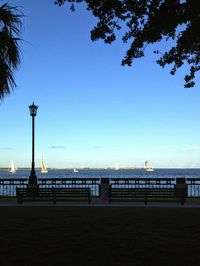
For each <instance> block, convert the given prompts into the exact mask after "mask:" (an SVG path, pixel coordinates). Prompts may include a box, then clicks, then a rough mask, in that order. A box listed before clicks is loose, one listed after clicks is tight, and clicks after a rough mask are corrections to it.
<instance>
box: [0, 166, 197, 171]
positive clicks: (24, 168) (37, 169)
mask: <svg viewBox="0 0 200 266" xmlns="http://www.w3.org/2000/svg"><path fill="white" fill-rule="evenodd" d="M73 169H74V168H73V167H69V168H68V167H67V168H48V170H49V171H51V170H56V171H62V170H73ZM159 169H200V167H183V168H180V167H174V168H154V170H159ZM0 170H2V171H8V167H0ZM17 170H27V171H30V170H31V168H30V167H27V168H26V167H19V168H17ZM35 170H36V171H40V170H41V168H40V167H36V168H35ZM76 170H79V171H87V170H113V171H114V170H115V171H120V170H144V168H141V167H140V168H139V167H138V168H136V167H122V168H119V169H118V170H116V169H115V168H112V167H94V168H92V167H91V168H78V167H76Z"/></svg>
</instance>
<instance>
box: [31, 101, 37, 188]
mask: <svg viewBox="0 0 200 266" xmlns="http://www.w3.org/2000/svg"><path fill="white" fill-rule="evenodd" d="M37 109H38V106H36V105H35V104H34V102H33V104H32V105H30V106H29V110H30V115H31V116H32V164H31V173H30V176H29V187H36V186H37V176H36V174H35V116H36V115H37Z"/></svg>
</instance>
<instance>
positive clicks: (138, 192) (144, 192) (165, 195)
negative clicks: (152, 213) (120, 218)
mask: <svg viewBox="0 0 200 266" xmlns="http://www.w3.org/2000/svg"><path fill="white" fill-rule="evenodd" d="M185 196H186V192H185V190H183V189H178V188H176V186H174V187H170V188H169V187H167V188H166V187H165V188H158V187H155V188H153V187H146V188H144V187H143V188H138V187H137V188H134V187H126V188H122V187H120V188H119V187H118V188H117V187H113V186H112V185H110V186H109V202H111V201H112V200H117V201H120V200H122V199H123V200H128V201H144V203H145V205H146V204H147V202H149V201H163V200H165V201H172V200H176V201H177V200H178V201H180V203H181V204H184V203H185Z"/></svg>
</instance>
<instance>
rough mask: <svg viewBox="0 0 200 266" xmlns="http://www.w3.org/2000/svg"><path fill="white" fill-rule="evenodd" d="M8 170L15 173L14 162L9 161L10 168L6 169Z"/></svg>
mask: <svg viewBox="0 0 200 266" xmlns="http://www.w3.org/2000/svg"><path fill="white" fill-rule="evenodd" d="M8 172H9V173H11V174H14V173H16V168H15V166H14V162H13V161H11V166H10V168H9V169H8Z"/></svg>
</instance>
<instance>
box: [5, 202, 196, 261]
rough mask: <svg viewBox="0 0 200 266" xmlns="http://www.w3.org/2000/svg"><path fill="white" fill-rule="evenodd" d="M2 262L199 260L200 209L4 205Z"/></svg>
mask: <svg viewBox="0 0 200 266" xmlns="http://www.w3.org/2000/svg"><path fill="white" fill-rule="evenodd" d="M0 213H1V219H0V232H1V233H0V239H1V241H0V263H1V266H4V265H5V266H8V265H21V266H22V265H27V266H29V265H30V266H31V265H34V266H36V265H44V266H45V265H56V266H57V265H58V266H60V265H69V266H73V265H79V266H84V265H87V266H89V265H93V266H99V265H103V266H107V265H108V266H109V265H113V266H114V265H115V266H118V265H120V266H126V265H143V266H150V265H154V266H155V265H159V266H163V265H164V266H165V265H182V266H183V265H188V266H192V265H199V261H200V252H199V248H200V209H197V208H196V209H195V208H151V207H150V208H133V207H132V208H131V207H130V208H129V207H127V208H124V207H123V208H118V207H58V206H52V207H28V206H19V207H1V208H0Z"/></svg>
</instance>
